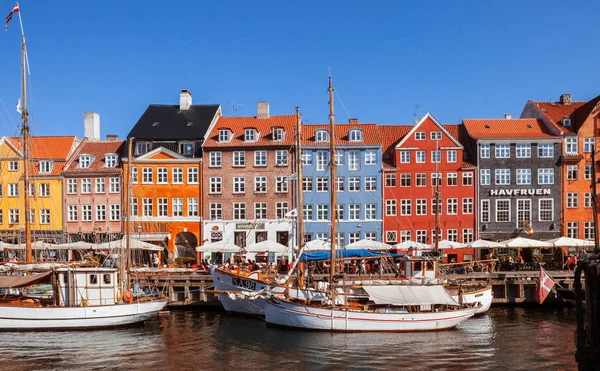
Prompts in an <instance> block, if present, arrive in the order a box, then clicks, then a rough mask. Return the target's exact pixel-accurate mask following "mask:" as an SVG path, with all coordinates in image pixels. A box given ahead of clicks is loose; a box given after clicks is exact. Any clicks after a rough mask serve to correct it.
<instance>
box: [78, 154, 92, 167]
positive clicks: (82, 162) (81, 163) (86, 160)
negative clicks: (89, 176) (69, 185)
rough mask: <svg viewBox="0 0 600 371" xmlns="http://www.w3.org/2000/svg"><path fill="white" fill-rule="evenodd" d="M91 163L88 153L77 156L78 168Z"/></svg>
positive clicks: (88, 165)
mask: <svg viewBox="0 0 600 371" xmlns="http://www.w3.org/2000/svg"><path fill="white" fill-rule="evenodd" d="M91 163H92V156H90V155H81V156H79V168H80V169H87V168H89V167H90V164H91Z"/></svg>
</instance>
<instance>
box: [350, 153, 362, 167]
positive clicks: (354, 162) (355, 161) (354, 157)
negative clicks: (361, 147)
mask: <svg viewBox="0 0 600 371" xmlns="http://www.w3.org/2000/svg"><path fill="white" fill-rule="evenodd" d="M348 170H360V153H359V152H358V151H348Z"/></svg>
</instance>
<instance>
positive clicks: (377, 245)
mask: <svg viewBox="0 0 600 371" xmlns="http://www.w3.org/2000/svg"><path fill="white" fill-rule="evenodd" d="M391 248H393V246H392V245H388V244H387V243H383V242H379V241H373V240H367V239H364V240H360V241H356V242H353V243H351V244H349V245H347V246H346V250H358V249H368V250H389V249H391Z"/></svg>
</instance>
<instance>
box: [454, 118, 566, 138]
mask: <svg viewBox="0 0 600 371" xmlns="http://www.w3.org/2000/svg"><path fill="white" fill-rule="evenodd" d="M463 124H464V125H465V129H466V130H467V132H468V133H469V135H470V136H471V137H472V138H474V139H481V138H484V139H503V138H531V139H550V138H557V137H558V136H556V135H554V134H552V133H551V132H550V130H548V128H547V127H546V125H544V123H543V122H542V121H541V120H538V119H535V118H525V119H464V120H463Z"/></svg>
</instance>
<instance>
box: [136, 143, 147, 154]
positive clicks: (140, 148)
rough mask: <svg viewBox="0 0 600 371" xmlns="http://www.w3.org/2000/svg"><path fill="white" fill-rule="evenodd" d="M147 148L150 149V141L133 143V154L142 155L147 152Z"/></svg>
mask: <svg viewBox="0 0 600 371" xmlns="http://www.w3.org/2000/svg"><path fill="white" fill-rule="evenodd" d="M148 150H150V143H148V142H137V143H136V144H135V154H136V155H143V154H146V153H148Z"/></svg>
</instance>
